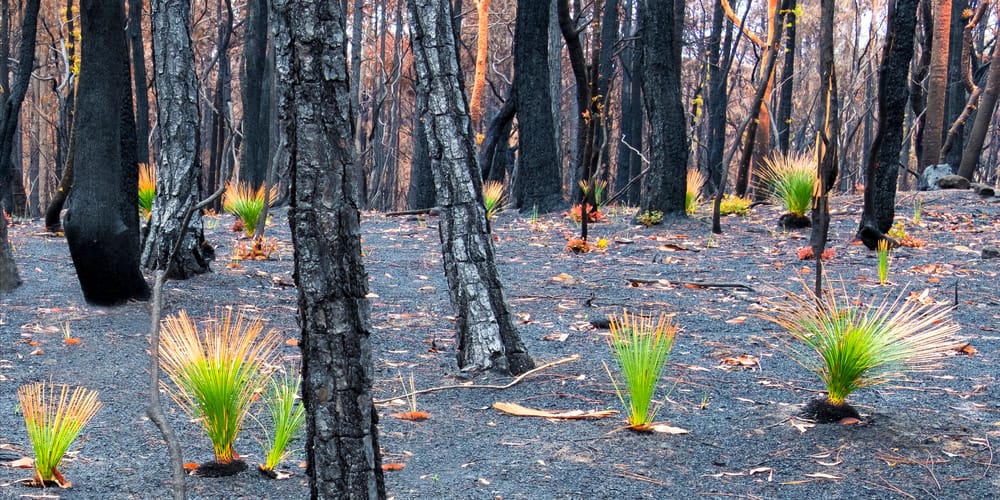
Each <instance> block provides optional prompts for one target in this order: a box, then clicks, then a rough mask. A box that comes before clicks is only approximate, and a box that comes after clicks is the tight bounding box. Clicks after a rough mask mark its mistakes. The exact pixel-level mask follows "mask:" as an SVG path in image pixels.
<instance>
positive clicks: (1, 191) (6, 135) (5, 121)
mask: <svg viewBox="0 0 1000 500" xmlns="http://www.w3.org/2000/svg"><path fill="white" fill-rule="evenodd" d="M39 3H40V0H29V1H28V2H26V3H25V4H24V12H23V14H22V18H21V48H20V50H19V51H18V56H17V73H16V74H15V75H14V82H13V84H12V85H11V86H10V88H7V86H6V85H3V86H2V88H0V212H2V211H4V210H6V211H7V212H9V213H20V212H21V211H22V210H24V206H23V205H21V206H17V205H16V204H15V202H14V201H15V200H14V197H15V196H14V191H15V188H16V186H15V184H18V183H19V181H20V179H19V178H17V176H18V175H19V173H18V172H17V171H16V170H15V169H14V163H13V156H14V143H15V141H16V140H17V123H18V120H19V118H20V116H21V104H23V103H24V95H25V93H26V92H27V91H28V83H29V82H30V80H31V71H32V69H33V67H34V65H35V38H36V34H37V33H38V9H39ZM7 15H9V13H8V14H5V21H6V16H7ZM0 36H2V37H3V38H4V39H5V40H6V39H7V37H8V36H9V34H8V33H7V32H6V31H4V32H3V33H0ZM4 45H5V47H6V46H7V45H6V42H5V44H4ZM6 51H7V49H5V50H3V52H6ZM0 56H2V57H5V58H6V54H0ZM0 69H2V70H3V71H4V77H3V81H4V83H6V81H7V75H6V73H7V65H6V61H5V64H4V65H3V66H2V67H0ZM22 189H23V188H22Z"/></svg>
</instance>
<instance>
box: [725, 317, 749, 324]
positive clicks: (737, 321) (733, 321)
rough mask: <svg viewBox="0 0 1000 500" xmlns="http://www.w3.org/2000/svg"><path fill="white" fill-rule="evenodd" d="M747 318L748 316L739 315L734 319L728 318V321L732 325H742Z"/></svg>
mask: <svg viewBox="0 0 1000 500" xmlns="http://www.w3.org/2000/svg"><path fill="white" fill-rule="evenodd" d="M746 320H747V317H746V316H737V317H735V318H733V319H727V320H726V323H729V324H730V325H742V324H743V323H745V322H746Z"/></svg>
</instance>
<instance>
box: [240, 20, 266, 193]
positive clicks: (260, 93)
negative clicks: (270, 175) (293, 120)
mask: <svg viewBox="0 0 1000 500" xmlns="http://www.w3.org/2000/svg"><path fill="white" fill-rule="evenodd" d="M248 4H249V5H248V7H249V9H250V16H249V18H248V19H247V32H246V43H245V44H244V46H243V75H242V76H243V79H242V81H241V85H242V88H243V143H242V144H243V148H242V149H241V151H240V180H241V181H243V182H246V183H248V184H249V185H250V186H252V187H253V188H255V189H256V187H257V186H259V185H261V184H263V182H264V180H265V179H266V178H267V164H268V160H269V159H270V148H269V145H270V143H271V142H270V138H269V136H270V131H271V125H270V123H271V122H270V117H271V113H270V104H269V103H270V98H271V96H270V92H269V88H270V85H268V83H267V80H268V78H269V77H270V75H268V74H267V0H249V2H248Z"/></svg>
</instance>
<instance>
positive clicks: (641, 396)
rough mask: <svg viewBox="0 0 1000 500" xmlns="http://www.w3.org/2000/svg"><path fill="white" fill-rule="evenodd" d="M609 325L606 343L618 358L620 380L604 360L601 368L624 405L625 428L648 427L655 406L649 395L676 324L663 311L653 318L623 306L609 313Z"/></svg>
mask: <svg viewBox="0 0 1000 500" xmlns="http://www.w3.org/2000/svg"><path fill="white" fill-rule="evenodd" d="M610 329H611V335H610V337H608V344H609V345H610V346H611V353H612V355H613V356H614V358H615V360H616V361H617V362H618V368H619V370H620V372H621V382H619V381H618V379H617V378H615V376H614V375H612V374H611V370H610V369H608V366H607V365H606V364H605V365H604V369H605V370H606V371H607V372H608V376H609V377H611V382H612V384H614V386H615V392H616V393H617V394H618V399H619V400H620V401H621V403H622V406H623V407H624V408H625V412H626V419H627V421H628V424H629V428H630V429H633V430H638V431H648V430H651V429H652V426H653V421H654V419H655V418H656V412H657V410H658V409H659V407H658V406H657V405H654V404H653V395H654V393H655V392H656V386H657V385H658V384H659V381H660V377H661V376H662V374H663V369H664V368H665V367H666V366H667V361H668V360H669V359H670V348H671V347H673V344H674V336H675V335H676V334H677V326H676V325H675V324H674V323H673V322H672V321H671V320H670V319H669V318H668V317H667V316H666V314H660V316H659V318H658V319H657V320H656V321H655V322H654V321H653V318H652V317H647V316H643V315H641V314H629V312H628V311H627V310H626V311H623V313H622V316H621V317H620V318H619V317H617V316H612V317H611V322H610Z"/></svg>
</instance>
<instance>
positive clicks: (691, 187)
mask: <svg viewBox="0 0 1000 500" xmlns="http://www.w3.org/2000/svg"><path fill="white" fill-rule="evenodd" d="M704 185H705V177H704V176H703V175H701V171H699V170H698V169H696V168H692V169H688V171H687V187H686V188H685V192H684V211H685V212H687V214H688V215H693V214H694V212H695V211H696V210H698V203H699V202H700V201H701V188H702V187H703V186H704Z"/></svg>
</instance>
